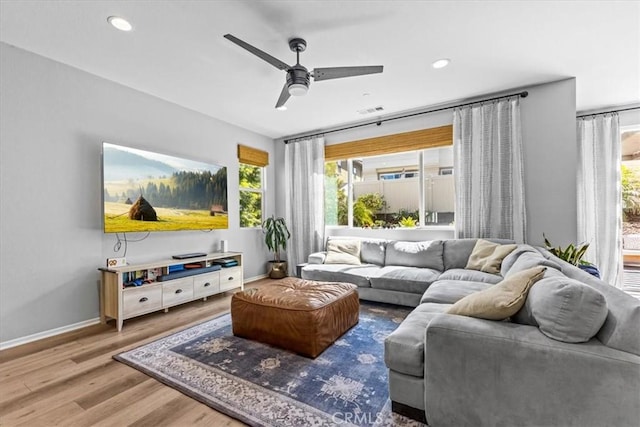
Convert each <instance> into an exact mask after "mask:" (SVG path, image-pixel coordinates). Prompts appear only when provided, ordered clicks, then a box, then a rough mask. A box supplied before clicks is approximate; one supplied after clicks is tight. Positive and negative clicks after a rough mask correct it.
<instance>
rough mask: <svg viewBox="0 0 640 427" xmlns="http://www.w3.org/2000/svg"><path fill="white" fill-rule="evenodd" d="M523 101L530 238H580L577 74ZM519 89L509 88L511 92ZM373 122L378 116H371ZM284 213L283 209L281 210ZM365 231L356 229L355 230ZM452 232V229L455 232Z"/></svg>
mask: <svg viewBox="0 0 640 427" xmlns="http://www.w3.org/2000/svg"><path fill="white" fill-rule="evenodd" d="M520 89H526V90H528V91H529V96H528V97H527V98H524V99H522V100H521V120H522V139H523V146H524V163H525V164H524V174H525V192H526V194H525V198H526V200H525V201H526V204H527V241H528V243H530V244H534V245H541V244H542V243H543V239H542V233H543V232H544V233H545V234H546V235H547V237H549V238H550V239H551V240H552V242H553V243H554V244H556V245H565V244H567V243H571V242H575V239H576V231H577V230H576V200H577V199H576V167H577V144H576V130H575V123H576V107H575V99H576V96H575V79H566V80H562V81H558V82H553V83H548V84H543V85H537V86H532V87H528V88H518V90H520ZM514 91H515V90H509V91H505V93H513V92H514ZM371 120H372V121H373V120H374V118H372V119H371ZM452 122H453V114H452V113H451V111H445V112H439V113H434V114H427V115H423V116H414V117H412V118H409V119H401V120H395V121H392V122H387V123H383V124H382V125H381V126H366V127H362V128H357V129H352V130H349V131H346V132H338V133H333V134H327V135H326V137H325V141H326V143H327V144H328V145H331V144H337V143H340V142H346V141H353V140H358V139H363V138H371V137H375V136H381V135H391V134H394V133H399V132H409V131H412V130H418V129H425V128H430V127H436V126H442V125H446V124H451V123H452ZM276 157H277V159H278V160H277V161H278V162H280V163H281V164H283V163H284V143H283V142H282V141H276ZM276 173H277V176H276V185H277V186H278V187H279V188H284V170H283V169H282V168H279V170H278V171H277V172H276ZM284 197H285V194H284V193H283V192H278V194H277V195H276V206H277V207H278V208H279V209H280V208H281V207H284ZM278 214H279V215H284V210H283V209H282V210H280V211H278ZM356 233H357V234H358V235H361V232H359V231H357V232H356V230H353V234H356ZM376 233H377V234H376V237H384V238H396V237H397V235H398V232H397V231H386V230H376ZM326 234H327V235H335V234H339V235H348V234H350V232H349V230H348V229H346V230H345V228H342V229H335V228H331V227H330V228H328V229H327V233H326ZM446 234H447V232H444V231H433V230H420V229H418V230H412V233H411V237H412V239H411V240H418V239H439V238H442V236H446ZM451 235H453V233H451Z"/></svg>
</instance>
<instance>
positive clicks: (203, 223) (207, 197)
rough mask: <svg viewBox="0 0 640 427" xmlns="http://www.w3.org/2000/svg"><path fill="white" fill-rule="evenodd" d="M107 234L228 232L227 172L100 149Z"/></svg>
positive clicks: (133, 152) (133, 151) (110, 146)
mask: <svg viewBox="0 0 640 427" xmlns="http://www.w3.org/2000/svg"><path fill="white" fill-rule="evenodd" d="M102 176H103V191H104V210H103V214H104V232H105V233H127V232H147V231H177V230H212V229H220V228H229V221H228V216H227V168H226V167H224V166H219V165H214V164H209V163H203V162H198V161H193V160H187V159H183V158H179V157H174V156H168V155H165V154H159V153H153V152H150V151H144V150H138V149H135V148H129V147H123V146H120V145H114V144H109V143H106V142H105V143H103V146H102Z"/></svg>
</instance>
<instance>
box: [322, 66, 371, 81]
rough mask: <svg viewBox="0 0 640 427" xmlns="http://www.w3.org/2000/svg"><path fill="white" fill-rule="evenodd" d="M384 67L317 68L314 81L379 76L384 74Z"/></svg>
mask: <svg viewBox="0 0 640 427" xmlns="http://www.w3.org/2000/svg"><path fill="white" fill-rule="evenodd" d="M382 68H383V66H382V65H371V66H366V67H329V68H316V69H314V70H313V80H315V81H317V82H318V81H322V80H330V79H340V78H343V77H352V76H363V75H365V74H377V73H381V72H382Z"/></svg>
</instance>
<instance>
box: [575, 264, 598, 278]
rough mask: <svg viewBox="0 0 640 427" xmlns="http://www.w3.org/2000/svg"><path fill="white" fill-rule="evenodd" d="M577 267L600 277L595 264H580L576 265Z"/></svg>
mask: <svg viewBox="0 0 640 427" xmlns="http://www.w3.org/2000/svg"><path fill="white" fill-rule="evenodd" d="M578 268H579V269H580V270H582V271H586V272H587V273H589V274H591V275H592V276H595V277H597V278H598V279H599V278H600V270H599V269H598V267H596V266H595V265H586V264H580V265H578Z"/></svg>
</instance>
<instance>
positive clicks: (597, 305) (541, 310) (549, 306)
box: [513, 277, 609, 343]
mask: <svg viewBox="0 0 640 427" xmlns="http://www.w3.org/2000/svg"><path fill="white" fill-rule="evenodd" d="M608 313H609V310H608V309H607V301H606V299H605V297H604V296H603V295H602V294H601V293H600V292H598V291H597V290H595V289H594V288H592V287H591V286H587V285H585V284H584V283H581V282H579V281H577V280H574V279H570V278H568V277H548V278H545V279H542V280H540V281H538V282H537V283H536V284H534V285H533V287H532V288H531V289H530V290H529V296H528V297H527V300H526V301H525V304H524V306H523V307H522V309H521V310H520V311H519V312H518V313H516V315H515V316H514V317H513V320H514V321H515V322H517V323H521V324H527V325H537V326H538V327H539V328H540V332H542V333H543V334H545V335H546V336H548V337H549V338H553V339H555V340H558V341H564V342H569V343H578V342H586V341H589V340H590V339H591V338H592V337H593V336H595V335H596V334H597V333H598V331H599V330H600V328H601V327H602V325H603V324H604V321H605V320H606V319H607V314H608Z"/></svg>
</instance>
